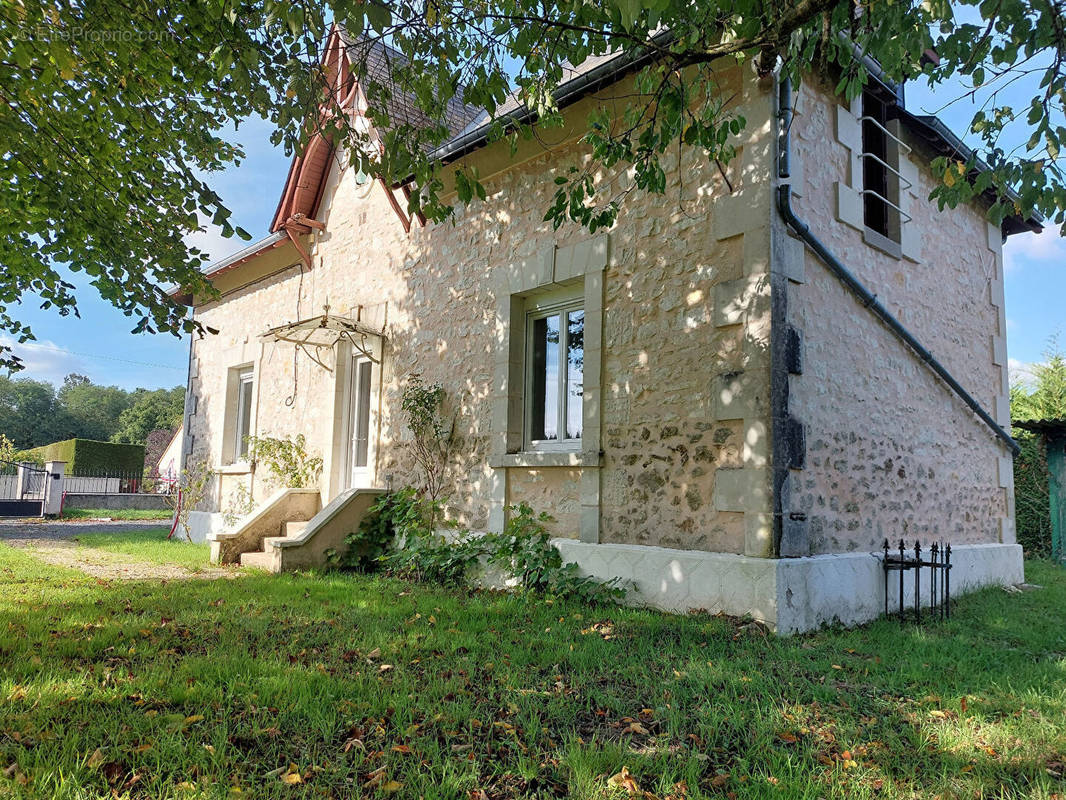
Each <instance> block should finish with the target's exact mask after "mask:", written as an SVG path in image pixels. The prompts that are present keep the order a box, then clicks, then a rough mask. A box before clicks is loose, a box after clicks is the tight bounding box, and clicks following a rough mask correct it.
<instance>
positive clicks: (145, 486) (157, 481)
mask: <svg viewBox="0 0 1066 800" xmlns="http://www.w3.org/2000/svg"><path fill="white" fill-rule="evenodd" d="M176 483H177V479H176V478H167V477H160V476H153V475H145V474H144V473H142V472H120V471H114V470H104V471H98V472H85V471H80V470H78V471H75V472H74V473H73V474H72V475H68V476H66V479H65V480H64V484H63V489H64V491H65V492H66V493H67V494H139V493H141V494H172V493H173V492H174V491H175V485H176Z"/></svg>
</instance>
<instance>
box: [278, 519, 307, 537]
mask: <svg viewBox="0 0 1066 800" xmlns="http://www.w3.org/2000/svg"><path fill="white" fill-rule="evenodd" d="M306 527H307V521H306V520H304V521H302V522H286V523H285V524H284V525H282V526H281V528H282V535H283V536H285V537H286V538H292V537H293V536H299V535H300V533H301V532H302V531H303V529H304V528H306Z"/></svg>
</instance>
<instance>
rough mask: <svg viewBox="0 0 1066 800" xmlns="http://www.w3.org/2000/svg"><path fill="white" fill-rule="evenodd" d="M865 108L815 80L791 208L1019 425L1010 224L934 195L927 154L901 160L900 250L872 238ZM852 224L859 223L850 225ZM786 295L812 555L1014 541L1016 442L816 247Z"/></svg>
mask: <svg viewBox="0 0 1066 800" xmlns="http://www.w3.org/2000/svg"><path fill="white" fill-rule="evenodd" d="M860 113H861V112H860V109H859V107H858V105H857V104H856V105H855V106H854V107H850V108H849V107H844V106H842V105H840V104H839V102H838V101H837V100H836V99H834V98H833V97H832V96H831V94H830V92H829V91H828V90H827V89H826V88H825V87H820V86H818V85H817V84H811V83H808V84H805V85H804V86H803V89H802V91H801V92H800V93H799V95H798V97H797V115H796V119H795V123H794V125H793V129H792V130H793V136H792V141H793V158H794V163H795V165H796V169H795V170H794V173H793V185H794V186H795V187H796V189H797V194H798V196H797V197H796V199H795V201H794V206H795V207H796V208H797V211H798V213H799V215H800V216H801V217H803V218H804V219H805V220H806V221H808V222H809V223H810V226H811V229H812V230H813V231H814V233H815V234H816V235H817V236H818V237H819V238H820V239H821V240H822V241H823V242H825V243H826V245H827V246H828V247H829V249H830V250H832V251H833V252H834V253H836V254H837V255H838V256H839V258H840V259H841V260H842V261H843V262H844V263H845V264H846V265H847V266H848V268H849V269H851V270H852V271H853V272H854V273H855V275H856V276H857V277H858V278H859V279H860V280H861V281H862V282H863V283H865V284H866V286H867V287H868V288H869V289H870V290H871V291H872V292H874V293H875V294H876V295H877V297H878V299H879V300H880V301H881V302H882V303H883V304H884V305H885V306H886V307H888V308H889V309H890V310H891V311H892V312H893V313H894V314H895V315H896V316H897V317H898V318H899V319H900V320H901V321H902V322H903V324H904V325H905V326H907V327H908V328H909V329H910V330H911V331H912V332H913V333H914V335H915V336H916V337H917V338H918V340H919V341H921V342H922V343H923V344H924V345H925V346H926V347H927V348H928V349H929V350H930V351H931V352H932V353H933V354H934V355H935V356H936V357H937V358H938V359H939V360H940V361H941V362H942V363H943V364H944V365H945V366H946V367H947V368H948V370H949V371H950V372H951V373H952V374H953V375H954V376H955V377H956V378H957V379H958V380H959V381H960V382H961V383H962V385H963V386H965V387H966V388H967V389H968V390H969V391H970V393H971V394H973V396H974V397H976V398H977V399H978V400H979V401H980V402H981V404H982V405H984V406H985V408H987V409H989V410H990V411H991V413H993V414H994V415H996V416H997V417H998V419H999V421H1000V422H1001V424H1007V423H1008V422H1009V412H1008V410H1007V402H1006V396H1007V383H1006V363H1007V362H1006V352H1005V346H1004V337H1005V334H1006V330H1005V317H1004V314H1003V266H1002V257H1001V248H1000V234H999V231H998V229H997V228H995V227H994V226H990V225H988V224H987V222H986V221H985V218H984V216H983V210H982V209H981V208H977V207H962V208H958V209H955V210H945V211H943V212H940V211H938V210H937V209H936V206H935V204H933V203H931V202H929V201H928V199H927V198H928V195H929V192H930V191H931V190H932V188H933V186H934V185H935V184H934V180H935V179H934V178H933V176H932V174H931V172H930V170H929V169H928V162H929V159H930V157H931V154H929V153H927V152H925V151H924V150H923V148H922V146H921V145H920V143H919V142H917V141H913V140H912V139H911V138H910V137H907V136H906V135H905V134H904V138H905V140H906V141H907V142H908V143H909V144H910V145H911V146H912V147H913V148H914V149H913V152H912V154H911V155H910V156H909V157H904V158H903V162H902V163H901V171H902V172H904V174H905V175H906V176H907V177H909V178H910V179H911V180H912V181H913V183H914V187H913V189H912V190H910V191H909V192H904V197H903V199H902V205H903V207H904V210H905V211H906V212H907V213H908V214H910V215H911V216H913V218H914V219H913V221H912V222H907V223H904V228H903V237H902V238H903V246H902V254H901V255H900V256H893V255H890V254H888V253H886V252H883V251H882V250H880V249H877V248H875V247H872V246H871V245H870V244H868V243H867V242H866V241H864V237H863V233H862V231H861V229H860V228H861V206H860V207H859V208H858V209H856V207H855V205H854V204H855V203H856V202H859V200H858V195H857V194H856V193H855V192H856V189H857V187H856V185H855V184H856V178H857V176H856V173H855V170H856V160H855V156H856V155H857V154H856V153H855V143H856V136H857V131H858V117H859V115H860ZM856 219H857V220H858V224H857V225H856V222H855V220H856ZM794 272H799V273H800V275H801V280H802V282H800V283H795V284H793V285H792V287H791V288H790V290H789V294H788V311H789V322H790V323H791V324H793V325H794V326H795V327H796V328H798V329H799V330H800V331H801V333H802V336H803V343H804V345H803V347H804V356H805V357H804V363H803V374H802V375H801V376H793V377H792V378H791V380H790V411H791V412H792V414H793V415H794V416H795V417H797V418H798V419H799V420H800V421H801V422H803V423H804V425H805V426H806V463H805V466H804V468H803V469H802V470H794V471H793V472H792V475H791V490H792V491H791V509H790V510H793V511H801V512H804V513H806V514H807V515H808V526H809V527H808V530H809V537H810V547H811V551H812V552H813V553H834V552H845V551H869V550H874V549H877V548H878V547H879V546H880V545H881V543H882V541H883V540H884V539H885V538H886V537H887V538H888V539H890V540H892V541H898V540H899V539H900V538H901V537H905V538H906V539H908V540H913V539H915V538H920V539H921V540H922V541H923V543H925V542H926V541H928V540H932V539H937V538H939V539H943V540H948V541H951V542H969V543H983V542H1000V541H1002V542H1005V543H1012V542H1013V541H1014V536H1013V507H1012V502H1013V501H1012V493H1011V488H1010V487H1011V482H1012V480H1013V478H1012V472H1011V461H1010V457H1009V456H1010V454H1009V452H1008V450H1007V448H1006V447H1005V446H1004V445H1003V444H1002V443H1001V442H999V440H997V439H995V438H994V436H993V435H992V433H991V432H990V430H989V428H988V427H987V426H986V425H985V424H984V423H983V422H981V421H980V420H979V419H978V418H977V417H976V416H975V415H974V414H973V413H972V412H971V411H970V410H969V409H968V408H967V407H966V406H965V405H964V404H963V403H962V401H961V400H959V399H958V398H957V397H956V396H955V395H954V394H953V393H952V392H951V391H950V390H949V389H948V388H947V386H946V385H945V384H943V383H942V382H941V381H940V380H939V379H937V378H936V377H935V376H934V375H933V373H932V372H931V371H930V370H929V369H928V368H927V367H926V366H925V365H923V364H922V363H921V361H920V360H918V359H917V358H916V357H915V356H914V354H913V353H911V352H910V351H909V350H908V349H907V348H906V347H905V346H904V345H903V344H902V343H901V342H900V341H899V340H898V339H897V338H895V337H894V336H893V335H892V334H890V333H889V331H888V330H887V329H886V327H885V326H884V325H883V324H881V323H880V322H879V321H877V320H876V318H874V317H873V316H872V315H871V314H870V313H868V311H867V310H865V309H864V308H863V307H862V306H861V305H860V304H859V303H858V302H857V301H856V300H855V299H854V297H853V296H852V295H851V294H849V293H848V292H847V291H846V290H845V289H844V288H843V286H842V285H841V284H840V283H839V282H838V281H837V279H836V278H835V277H833V276H832V275H831V274H830V273H829V272H828V271H827V269H826V268H825V267H824V266H823V265H822V264H821V263H820V262H819V261H818V260H817V259H816V258H815V257H814V256H813V255H812V254H810V253H807V254H805V255H803V256H801V263H800V264H799V268H798V270H796V269H794Z"/></svg>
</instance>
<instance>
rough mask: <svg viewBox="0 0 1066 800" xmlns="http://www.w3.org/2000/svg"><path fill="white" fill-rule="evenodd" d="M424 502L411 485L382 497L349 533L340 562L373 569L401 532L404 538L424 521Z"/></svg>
mask: <svg viewBox="0 0 1066 800" xmlns="http://www.w3.org/2000/svg"><path fill="white" fill-rule="evenodd" d="M422 505H423V503H422V502H421V501H420V500H419V499H418V496H417V495H416V493H415V490H414V489H411V488H410V487H407V488H404V489H401V490H400V491H398V492H389V493H388V494H384V495H382V496H381V497H379V498H378V499H377V500H376V501H375V502H374V504H373V505H372V506H371V507H370V511H369V513H368V514H367V515H366V516H365V517H364V518H363V521H362V522H361V523H360V525H359V530H357V531H354V532H353V533H350V534H348V535H347V536H346V537H345V539H344V543H345V544H346V545H347V548H348V549H347V551H346V552H345V554H344V555H343V557H341V559H340V564H341V566H343V567H347V568H349V569H357V570H359V571H360V572H373V571H374V570H376V569H377V568H378V567H380V566H381V563H382V557H383V556H384V555H385V554H386V553H387V552H388V551H389V549H390V548H391V547H392V544H393V542H395V541H396V538H397V536H399V537H401V538H403V537H405V536H409V535H411V532H412V531H413V530H415V529H417V528H419V527H421V526H422V525H423V520H422V515H423V513H424V512H423V508H422Z"/></svg>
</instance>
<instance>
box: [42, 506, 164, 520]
mask: <svg viewBox="0 0 1066 800" xmlns="http://www.w3.org/2000/svg"><path fill="white" fill-rule="evenodd" d="M173 517H174V512H173V511H172V510H171V509H169V508H164V509H141V508H64V509H63V514H62V517H61V518H62V519H131V520H136V519H147V520H154V519H167V520H169V519H173Z"/></svg>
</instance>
